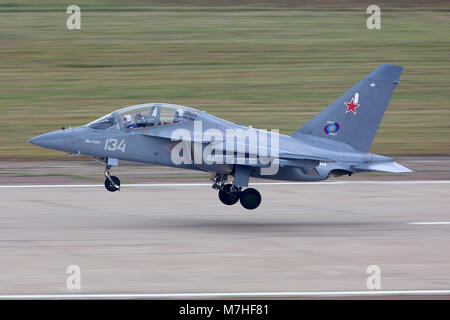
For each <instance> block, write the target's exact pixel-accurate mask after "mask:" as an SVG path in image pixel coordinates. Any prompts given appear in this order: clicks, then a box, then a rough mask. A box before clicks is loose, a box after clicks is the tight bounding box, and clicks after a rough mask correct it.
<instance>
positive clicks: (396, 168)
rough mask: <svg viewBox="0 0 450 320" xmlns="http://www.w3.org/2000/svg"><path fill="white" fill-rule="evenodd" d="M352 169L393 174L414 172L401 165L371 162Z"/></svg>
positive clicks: (391, 162) (392, 162)
mask: <svg viewBox="0 0 450 320" xmlns="http://www.w3.org/2000/svg"><path fill="white" fill-rule="evenodd" d="M352 168H354V169H357V170H363V171H380V172H391V173H406V172H412V170H410V169H408V168H406V167H404V166H402V165H401V164H399V163H397V162H395V161H390V162H371V163H362V164H357V165H354V166H352Z"/></svg>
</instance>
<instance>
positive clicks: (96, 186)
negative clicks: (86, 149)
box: [0, 180, 450, 189]
mask: <svg viewBox="0 0 450 320" xmlns="http://www.w3.org/2000/svg"><path fill="white" fill-rule="evenodd" d="M335 184H450V180H406V181H329V182H323V181H322V182H319V181H318V182H254V183H250V184H249V185H251V186H278V185H335ZM211 185H212V183H133V184H122V185H121V187H205V186H211ZM99 187H103V188H104V185H103V184H37V185H33V184H29V185H27V184H24V185H3V186H0V189H14V188H99Z"/></svg>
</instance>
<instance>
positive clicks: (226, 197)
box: [219, 183, 240, 206]
mask: <svg viewBox="0 0 450 320" xmlns="http://www.w3.org/2000/svg"><path fill="white" fill-rule="evenodd" d="M231 186H232V185H231V183H229V184H226V185H225V186H224V187H223V190H219V199H220V201H222V203H223V204H226V205H227V206H231V205H233V204H235V203H236V202H238V200H239V193H240V192H239V191H235V192H232V191H231Z"/></svg>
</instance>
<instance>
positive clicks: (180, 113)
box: [87, 103, 198, 130]
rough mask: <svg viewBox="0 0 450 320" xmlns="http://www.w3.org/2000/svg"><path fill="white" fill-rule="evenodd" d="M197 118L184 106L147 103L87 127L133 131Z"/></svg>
mask: <svg viewBox="0 0 450 320" xmlns="http://www.w3.org/2000/svg"><path fill="white" fill-rule="evenodd" d="M197 116H198V113H197V111H196V110H195V109H191V108H187V107H184V106H179V105H174V104H167V103H147V104H140V105H135V106H131V107H127V108H123V109H119V110H117V111H115V112H113V113H111V114H109V115H106V116H104V117H102V118H100V119H97V120H95V121H93V122H91V123H89V124H88V125H87V126H88V127H90V128H93V129H96V130H107V129H111V128H117V129H118V128H121V129H135V128H145V127H152V126H160V125H173V124H178V123H183V122H187V121H193V120H195V119H196V118H197Z"/></svg>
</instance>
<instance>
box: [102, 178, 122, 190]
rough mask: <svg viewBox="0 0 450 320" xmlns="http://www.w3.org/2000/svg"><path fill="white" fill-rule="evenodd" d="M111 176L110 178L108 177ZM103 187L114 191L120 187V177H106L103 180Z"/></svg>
mask: <svg viewBox="0 0 450 320" xmlns="http://www.w3.org/2000/svg"><path fill="white" fill-rule="evenodd" d="M109 178H111V180H110V179H109ZM105 188H106V190H108V191H111V192H114V191H117V190H119V189H120V179H119V178H118V177H116V176H110V177H107V178H106V180H105Z"/></svg>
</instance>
